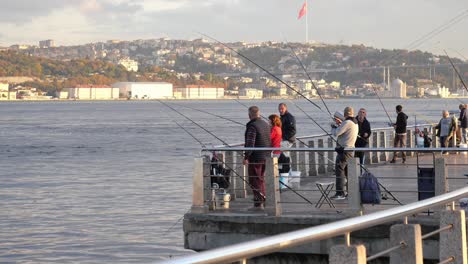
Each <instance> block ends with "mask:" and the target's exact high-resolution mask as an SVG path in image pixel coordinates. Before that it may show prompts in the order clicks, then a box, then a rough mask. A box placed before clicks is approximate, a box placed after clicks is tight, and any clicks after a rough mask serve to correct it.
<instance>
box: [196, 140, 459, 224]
mask: <svg viewBox="0 0 468 264" xmlns="http://www.w3.org/2000/svg"><path fill="white" fill-rule="evenodd" d="M213 150H216V151H217V152H219V153H224V159H223V158H222V157H221V158H220V160H223V161H222V166H225V168H228V169H230V170H232V171H231V175H230V183H231V184H230V186H229V188H228V190H227V191H228V192H229V193H230V197H231V198H232V200H234V201H232V202H231V205H233V204H237V205H240V206H238V207H237V208H238V209H239V208H241V207H242V205H244V204H246V203H248V204H251V201H250V200H249V199H244V198H247V197H248V196H249V194H250V191H251V189H252V186H249V185H248V184H246V183H247V182H248V179H249V177H251V176H249V175H247V170H246V166H244V165H243V164H242V161H241V160H238V159H237V158H239V157H237V158H235V156H236V153H241V152H243V151H245V150H255V148H240V147H220V148H206V149H204V151H209V152H210V151H213ZM264 150H277V149H276V148H264ZM280 150H288V151H290V152H291V153H297V156H304V155H308V156H309V158H307V159H304V160H303V161H300V160H298V163H293V164H292V166H293V167H296V168H297V169H298V172H300V175H301V176H285V177H284V178H283V180H281V178H280V175H279V173H278V170H277V169H275V168H277V161H275V160H273V159H269V160H267V165H266V175H265V184H266V193H265V195H266V204H267V205H268V210H267V213H268V214H269V215H276V216H279V215H281V214H283V213H282V212H283V211H284V209H290V208H291V206H293V205H294V206H295V205H300V204H305V207H304V209H307V210H309V209H310V208H311V206H312V208H313V207H314V206H315V207H316V208H317V207H320V206H318V205H320V203H319V202H317V200H319V196H320V195H321V194H322V193H321V190H320V189H319V188H318V187H321V186H317V182H331V183H334V182H335V179H336V176H335V173H334V172H333V170H329V169H330V167H331V166H325V165H324V164H323V162H321V161H320V160H318V162H312V161H311V159H310V157H311V156H312V155H315V157H316V158H318V157H322V158H323V159H327V160H328V161H329V162H330V164H334V161H335V160H334V156H328V155H330V153H331V155H334V154H335V150H334V148H321V149H310V148H292V149H281V148H280ZM355 150H358V149H355ZM401 150H402V149H401V148H361V149H359V151H362V152H366V153H375V152H381V153H388V152H394V151H401ZM405 151H408V152H412V153H419V156H421V153H434V152H435V153H442V152H444V151H451V152H453V153H463V152H464V153H468V149H460V148H406V149H405ZM423 157H426V161H425V162H427V160H430V162H429V163H423V162H422V161H419V163H415V162H414V160H412V161H411V163H409V162H407V163H406V164H403V165H404V166H401V164H394V165H391V166H392V170H391V171H399V172H400V173H399V174H395V175H393V174H390V175H388V174H387V175H386V173H387V172H385V168H386V167H382V166H381V165H367V164H366V165H364V166H363V167H362V168H364V169H368V170H369V171H371V172H373V173H374V175H375V176H376V177H377V178H378V180H379V182H380V183H381V189H382V194H383V198H384V201H382V203H381V204H382V205H384V206H396V205H399V204H406V203H412V202H414V201H417V200H420V199H423V198H421V197H423V196H424V197H428V196H434V195H439V194H443V193H446V192H447V191H448V190H449V189H456V188H459V187H460V186H462V185H464V184H465V181H466V180H467V179H468V178H467V177H465V176H464V171H463V170H464V169H465V167H466V166H468V165H466V164H464V162H463V159H462V160H461V162H462V163H461V164H454V163H452V164H450V165H449V164H447V159H446V158H445V157H448V156H443V155H437V156H434V157H433V158H432V156H431V155H429V157H428V156H427V155H426V156H424V155H423ZM240 158H242V157H240ZM419 159H421V157H419ZM452 162H453V159H452ZM202 163H203V165H199V166H202V167H204V168H203V169H200V172H199V174H198V177H194V183H196V182H198V184H196V185H194V188H193V189H194V192H198V195H199V197H200V200H199V201H198V202H197V203H194V205H197V206H205V207H207V208H209V209H210V210H214V209H217V208H214V206H211V205H212V204H214V203H215V202H216V201H215V200H216V198H217V197H215V195H214V192H213V188H212V185H211V183H210V179H212V178H213V175H212V173H210V169H209V166H210V165H211V162H210V160H209V159H206V158H205V159H204V160H203V162H202ZM320 166H321V167H322V171H323V172H321V173H317V171H319V172H320ZM427 166H430V167H431V168H430V169H431V175H424V174H421V175H419V171H420V169H421V168H420V167H425V169H428V168H427ZM207 167H208V168H207ZM327 167H328V168H327ZM362 168H361V167H360V165H359V164H358V161H357V160H355V159H351V160H349V163H348V199H346V200H342V201H335V202H334V203H335V204H339V205H342V206H341V207H340V210H342V209H344V210H348V209H349V210H350V211H354V212H359V211H363V209H364V208H363V207H362V205H361V200H360V189H359V181H360V177H361V173H362V171H363V169H362ZM380 168H382V169H383V171H379V169H380ZM387 168H388V167H387ZM331 169H334V168H333V167H332V168H331ZM294 171H295V170H294ZM314 172H315V173H314ZM298 174H299V173H298ZM449 175H452V176H451V177H449ZM457 175H459V176H458V177H457ZM288 179H289V180H288ZM293 180H294V181H293ZM279 181H281V183H279ZM427 181H432V182H434V184H433V187H432V189H430V190H427V189H422V190H419V188H418V186H416V184H418V185H419V183H421V182H423V183H425V182H427ZM393 182H398V183H399V184H392V183H393ZM401 182H404V183H403V184H400V183H401ZM303 183H304V184H303ZM449 183H450V184H449ZM388 184H392V185H393V186H392V187H391V188H386V186H387V187H388ZM282 187H283V188H282ZM332 190H335V189H333V187H332ZM286 191H287V193H285V192H286ZM202 194H203V195H202ZM294 196H296V197H295V198H294ZM194 197H195V196H194ZM311 201H313V202H311ZM329 205H330V203H329ZM343 206H345V207H343ZM295 207H298V206H295ZM366 208H370V207H366ZM372 209H373V210H374V207H372ZM379 209H382V208H379ZM349 210H348V211H349ZM240 213H242V212H240Z"/></svg>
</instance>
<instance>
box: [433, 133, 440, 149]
mask: <svg viewBox="0 0 468 264" xmlns="http://www.w3.org/2000/svg"><path fill="white" fill-rule="evenodd" d="M433 131H434V133H432V147H434V148H438V147H439V140H437V136H436V133H435V129H434V130H433Z"/></svg>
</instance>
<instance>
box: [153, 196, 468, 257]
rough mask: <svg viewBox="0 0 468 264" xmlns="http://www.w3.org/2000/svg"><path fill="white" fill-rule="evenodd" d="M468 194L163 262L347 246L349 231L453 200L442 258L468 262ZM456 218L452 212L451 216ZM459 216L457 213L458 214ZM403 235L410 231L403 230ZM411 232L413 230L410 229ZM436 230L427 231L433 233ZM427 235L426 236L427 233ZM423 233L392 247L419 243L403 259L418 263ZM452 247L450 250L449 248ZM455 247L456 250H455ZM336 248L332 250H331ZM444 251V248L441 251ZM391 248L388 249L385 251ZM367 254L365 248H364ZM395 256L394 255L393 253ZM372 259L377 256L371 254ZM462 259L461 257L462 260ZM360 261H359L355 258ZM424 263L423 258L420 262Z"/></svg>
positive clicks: (425, 201)
mask: <svg viewBox="0 0 468 264" xmlns="http://www.w3.org/2000/svg"><path fill="white" fill-rule="evenodd" d="M467 196H468V187H464V188H461V189H458V190H456V191H452V192H450V193H446V194H442V195H439V196H436V197H432V198H429V199H426V200H423V201H419V202H415V203H412V204H408V205H404V206H400V207H394V208H391V209H387V210H384V211H379V212H376V213H372V214H368V215H363V216H358V217H354V218H350V219H346V220H341V221H337V222H332V223H329V224H324V225H320V226H315V227H310V228H305V229H302V230H297V231H293V232H288V233H283V234H280V235H274V236H271V237H267V238H263V239H258V240H255V241H250V242H244V243H240V244H236V245H231V246H226V247H223V248H219V249H213V250H208V251H204V252H201V253H198V254H191V255H188V256H183V257H179V258H176V259H172V260H168V261H164V262H162V263H166V264H169V263H171V264H182V263H229V262H234V261H243V262H244V263H245V262H246V260H247V259H249V258H253V257H256V256H261V255H266V254H270V253H273V252H278V251H281V250H283V249H287V248H291V247H295V246H299V245H304V244H306V243H310V242H313V241H318V240H324V239H328V238H332V237H336V236H340V235H344V236H345V241H346V242H345V243H346V244H345V245H344V247H345V248H350V247H351V241H350V233H351V232H354V231H357V230H362V229H366V228H369V227H373V226H376V225H379V224H384V223H388V222H391V221H395V220H399V219H404V226H408V224H407V222H408V220H407V217H408V216H410V215H413V214H417V213H420V212H424V211H426V210H429V209H431V208H434V207H438V206H447V204H450V203H451V204H452V206H451V207H450V210H451V211H450V212H456V215H459V216H460V218H459V219H458V221H455V223H450V225H452V226H451V227H450V228H446V226H448V224H442V223H444V221H449V222H450V220H447V219H446V218H444V214H442V218H443V219H442V218H441V226H442V227H441V229H440V230H438V231H437V232H438V233H439V232H444V231H445V232H446V231H447V230H448V229H451V230H456V231H457V234H456V235H455V236H451V235H450V236H442V235H441V236H440V241H439V245H440V247H444V248H449V249H450V250H452V251H451V252H447V254H449V256H445V254H441V256H440V259H441V263H445V261H448V260H449V259H452V258H453V259H456V260H458V261H457V263H466V258H467V257H466V227H465V214H464V211H454V208H455V206H454V201H455V200H457V199H460V198H462V197H467ZM448 218H449V219H451V222H453V218H454V217H453V215H451V216H449V217H448ZM455 218H456V217H455ZM416 229H417V228H416ZM401 233H403V236H404V235H405V234H406V233H408V232H401ZM409 233H411V232H409ZM433 234H434V232H432V233H431V234H428V235H433ZM428 235H426V237H427V236H428ZM422 239H423V236H421V235H419V236H416V238H415V241H412V243H410V242H411V241H407V240H408V238H406V240H405V238H404V239H401V238H399V237H396V238H392V239H391V240H392V241H393V240H395V241H404V242H403V243H400V244H398V245H395V246H393V247H391V249H392V250H391V251H394V250H397V249H399V248H401V245H408V244H413V245H416V246H413V247H416V249H415V250H414V252H410V254H415V255H417V256H416V258H415V259H414V260H412V259H406V260H405V261H403V262H400V263H418V262H417V261H418V259H419V260H420V261H422V249H421V248H419V247H421V244H422V243H421V240H422ZM450 250H449V251H450ZM453 250H454V251H453ZM332 252H333V250H332ZM441 252H442V251H441ZM386 253H388V252H385V254H386ZM364 254H365V250H364ZM396 255H398V256H400V257H403V258H404V257H406V255H405V254H404V253H401V252H399V253H398V254H396ZM357 257H358V258H357V259H361V260H362V258H364V259H365V258H366V256H365V255H364V256H362V254H359V253H358V256H357ZM390 257H392V255H390ZM370 258H371V259H373V258H375V257H372V256H370ZM330 259H334V261H331V263H340V262H339V261H340V258H339V257H336V256H332V255H331V256H330ZM460 259H461V261H460ZM341 261H343V263H345V262H346V263H351V262H350V260H349V259H348V260H345V259H341ZM354 263H358V262H354ZM419 263H422V262H419Z"/></svg>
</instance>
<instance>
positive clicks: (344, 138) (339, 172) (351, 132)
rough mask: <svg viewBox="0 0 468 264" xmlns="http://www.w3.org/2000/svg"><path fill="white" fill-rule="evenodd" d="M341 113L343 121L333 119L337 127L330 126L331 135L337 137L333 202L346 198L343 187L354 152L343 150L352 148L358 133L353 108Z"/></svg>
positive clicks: (346, 180) (347, 108)
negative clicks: (349, 161) (349, 160)
mask: <svg viewBox="0 0 468 264" xmlns="http://www.w3.org/2000/svg"><path fill="white" fill-rule="evenodd" d="M343 113H344V120H341V119H339V118H335V122H336V125H337V126H335V125H334V126H332V134H333V135H334V136H336V137H337V139H336V141H337V143H336V145H337V146H336V152H337V155H336V160H335V175H336V185H335V187H336V193H335V195H334V196H333V197H332V199H335V200H343V199H345V198H346V196H347V194H346V188H345V187H346V183H347V182H348V171H347V170H348V168H347V166H348V159H351V158H353V156H354V151H350V150H344V149H350V148H354V143H355V142H356V138H357V136H358V132H359V127H358V125H357V121H356V119H355V118H354V110H353V108H352V107H349V106H348V107H346V108H345V109H344V111H343Z"/></svg>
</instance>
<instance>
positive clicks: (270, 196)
mask: <svg viewBox="0 0 468 264" xmlns="http://www.w3.org/2000/svg"><path fill="white" fill-rule="evenodd" d="M265 166H266V168H265V192H266V194H265V196H266V201H265V212H266V213H267V215H270V216H280V215H281V213H282V210H281V203H280V192H279V190H280V188H279V171H278V158H267V159H266V164H265Z"/></svg>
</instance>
